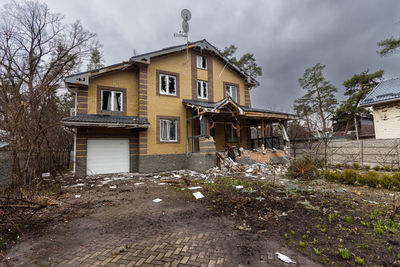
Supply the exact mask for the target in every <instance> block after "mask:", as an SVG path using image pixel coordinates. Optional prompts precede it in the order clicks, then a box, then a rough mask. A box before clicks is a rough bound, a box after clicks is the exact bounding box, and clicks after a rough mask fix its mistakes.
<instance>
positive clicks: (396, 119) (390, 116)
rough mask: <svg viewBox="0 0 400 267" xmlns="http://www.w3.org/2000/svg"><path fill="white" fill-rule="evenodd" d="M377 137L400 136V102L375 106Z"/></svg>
mask: <svg viewBox="0 0 400 267" xmlns="http://www.w3.org/2000/svg"><path fill="white" fill-rule="evenodd" d="M374 124H375V137H376V139H388V138H400V102H398V103H395V104H392V105H387V106H375V107H374Z"/></svg>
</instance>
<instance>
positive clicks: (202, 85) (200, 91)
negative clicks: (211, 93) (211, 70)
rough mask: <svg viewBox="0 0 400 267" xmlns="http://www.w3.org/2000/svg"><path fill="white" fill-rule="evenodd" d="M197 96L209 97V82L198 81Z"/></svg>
mask: <svg viewBox="0 0 400 267" xmlns="http://www.w3.org/2000/svg"><path fill="white" fill-rule="evenodd" d="M197 97H198V98H202V99H207V98H208V83H207V82H206V81H197Z"/></svg>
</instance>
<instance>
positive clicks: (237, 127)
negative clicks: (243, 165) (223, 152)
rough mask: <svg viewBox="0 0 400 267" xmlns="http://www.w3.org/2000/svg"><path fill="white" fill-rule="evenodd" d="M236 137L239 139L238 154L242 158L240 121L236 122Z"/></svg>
mask: <svg viewBox="0 0 400 267" xmlns="http://www.w3.org/2000/svg"><path fill="white" fill-rule="evenodd" d="M236 135H237V138H238V153H239V156H240V124H239V122H238V121H236Z"/></svg>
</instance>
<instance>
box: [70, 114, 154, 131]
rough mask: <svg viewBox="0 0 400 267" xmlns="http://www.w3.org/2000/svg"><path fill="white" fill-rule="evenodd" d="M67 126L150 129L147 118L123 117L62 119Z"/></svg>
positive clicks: (89, 115)
mask: <svg viewBox="0 0 400 267" xmlns="http://www.w3.org/2000/svg"><path fill="white" fill-rule="evenodd" d="M62 123H63V124H64V125H66V126H72V127H77V126H85V127H91V126H92V127H107V128H149V125H150V124H149V122H148V120H147V119H146V118H139V117H136V116H122V115H102V114H78V115H76V116H71V117H66V118H63V119H62Z"/></svg>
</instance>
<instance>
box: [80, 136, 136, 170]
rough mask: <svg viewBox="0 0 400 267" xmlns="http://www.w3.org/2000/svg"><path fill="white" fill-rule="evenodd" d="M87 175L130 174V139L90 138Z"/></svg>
mask: <svg viewBox="0 0 400 267" xmlns="http://www.w3.org/2000/svg"><path fill="white" fill-rule="evenodd" d="M86 168H87V174H88V175H91V174H106V173H118V172H129V139H128V138H118V139H116V138H115V139H114V138H89V139H88V140H87V167H86Z"/></svg>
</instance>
